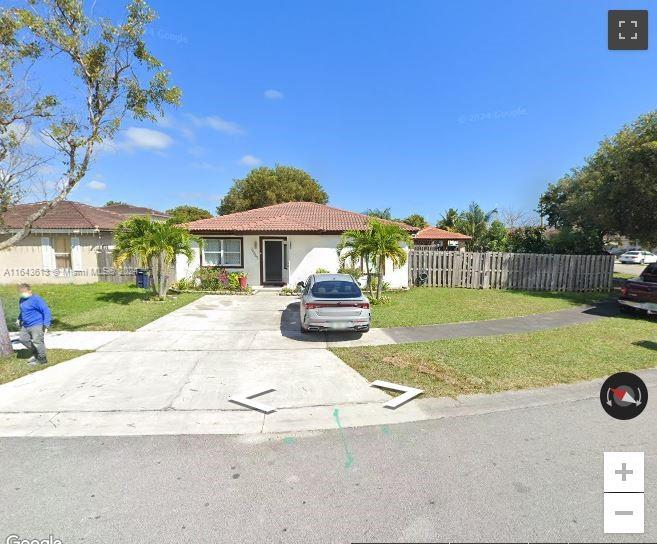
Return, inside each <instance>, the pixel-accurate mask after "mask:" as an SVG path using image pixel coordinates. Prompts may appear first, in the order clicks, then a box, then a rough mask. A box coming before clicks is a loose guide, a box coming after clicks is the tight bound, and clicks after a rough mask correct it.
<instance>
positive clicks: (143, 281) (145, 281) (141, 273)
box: [135, 268, 151, 289]
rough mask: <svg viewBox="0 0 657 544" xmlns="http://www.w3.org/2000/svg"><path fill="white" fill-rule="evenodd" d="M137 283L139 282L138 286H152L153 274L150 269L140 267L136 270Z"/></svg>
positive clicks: (145, 287) (143, 287)
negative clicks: (151, 274)
mask: <svg viewBox="0 0 657 544" xmlns="http://www.w3.org/2000/svg"><path fill="white" fill-rule="evenodd" d="M135 283H136V284H137V287H140V288H142V289H149V288H150V286H151V276H150V274H149V271H148V270H144V269H143V268H138V269H137V270H136V271H135Z"/></svg>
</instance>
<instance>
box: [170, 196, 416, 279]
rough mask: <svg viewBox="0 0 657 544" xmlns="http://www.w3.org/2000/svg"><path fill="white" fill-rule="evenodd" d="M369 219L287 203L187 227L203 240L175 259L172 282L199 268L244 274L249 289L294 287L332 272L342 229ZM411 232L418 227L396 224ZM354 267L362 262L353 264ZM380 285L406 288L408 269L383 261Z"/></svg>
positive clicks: (361, 225)
mask: <svg viewBox="0 0 657 544" xmlns="http://www.w3.org/2000/svg"><path fill="white" fill-rule="evenodd" d="M370 219H371V218H370V217H369V216H367V215H364V214H361V213H355V212H350V211H346V210H340V209H338V208H334V207H332V206H326V205H323V204H315V203H314V202H287V203H284V204H275V205H273V206H266V207H264V208H257V209H254V210H248V211H245V212H238V213H232V214H229V215H223V216H219V217H213V218H211V219H200V220H198V221H193V222H191V223H187V224H186V226H187V228H188V229H189V230H190V231H191V232H192V234H195V235H197V236H200V237H201V238H202V239H203V245H202V250H199V249H198V248H197V249H196V255H195V258H194V259H193V261H192V262H191V263H189V262H187V260H186V259H178V260H177V263H176V278H177V279H182V278H189V277H191V276H192V274H193V273H194V272H195V271H196V270H197V269H198V268H199V267H201V266H221V267H224V268H226V269H227V270H229V271H241V272H244V273H246V275H247V280H248V282H249V284H250V285H275V286H282V285H296V284H297V283H298V282H300V281H303V280H305V279H306V278H307V277H308V276H309V275H310V274H313V273H315V272H316V270H317V269H318V268H323V269H326V270H328V271H329V272H337V270H338V268H339V259H338V254H337V249H336V248H337V246H338V243H339V242H340V238H341V236H342V234H343V233H344V232H345V231H346V230H365V229H366V228H367V225H368V222H369V220H370ZM396 224H398V225H400V226H401V227H402V228H404V229H405V230H407V231H408V232H409V233H410V234H413V233H415V232H416V231H417V230H418V229H417V228H415V227H412V226H410V225H406V224H405V223H396ZM358 264H359V265H360V264H361V263H358ZM384 281H386V282H388V283H389V284H390V286H391V287H406V286H408V267H407V266H403V267H401V268H398V269H393V266H392V263H390V262H388V263H386V267H385V276H384Z"/></svg>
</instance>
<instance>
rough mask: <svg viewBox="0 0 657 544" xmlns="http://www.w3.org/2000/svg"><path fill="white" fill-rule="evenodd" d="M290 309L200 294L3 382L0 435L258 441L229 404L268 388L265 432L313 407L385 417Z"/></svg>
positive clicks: (247, 419) (252, 416) (250, 422)
mask: <svg viewBox="0 0 657 544" xmlns="http://www.w3.org/2000/svg"><path fill="white" fill-rule="evenodd" d="M295 302H296V299H294V298H290V297H282V296H278V295H277V294H273V293H259V294H257V295H255V296H216V295H214V296H213V295H208V296H204V297H202V298H200V299H199V300H197V301H195V302H193V303H191V304H189V305H188V306H185V307H183V308H180V309H178V310H176V311H174V312H172V313H170V314H168V315H166V316H164V317H162V318H160V319H158V320H156V321H153V322H152V323H150V324H148V325H147V326H145V327H143V328H142V329H139V330H137V331H136V332H133V333H129V334H126V335H123V336H121V337H120V338H117V339H116V340H114V341H111V342H109V343H108V344H106V345H104V346H103V347H101V348H100V349H99V350H98V351H96V352H94V353H90V354H87V355H83V356H81V357H78V358H76V359H74V360H71V361H68V362H65V363H61V364H59V365H56V366H53V367H50V368H47V369H45V370H43V371H41V372H36V373H33V374H30V375H27V376H25V377H23V378H20V379H18V380H15V381H13V382H10V383H7V384H4V385H2V386H0V434H2V432H3V431H2V421H3V419H2V418H3V417H4V424H5V427H11V428H13V429H17V431H16V432H18V433H19V434H21V432H22V430H23V429H29V428H32V430H31V431H26V432H25V434H33V433H34V432H35V431H36V429H37V428H38V429H39V431H38V434H42V433H44V432H46V433H50V434H53V433H54V434H60V433H64V431H62V429H60V427H61V426H64V427H67V428H70V429H71V431H70V432H71V433H72V434H99V433H100V434H104V432H105V431H107V433H108V434H121V433H122V432H126V433H128V434H131V433H132V432H133V430H135V431H136V430H140V431H143V433H153V434H170V433H173V432H178V433H181V432H220V433H226V432H227V433H233V432H239V433H249V432H256V433H258V432H262V431H263V428H264V424H265V422H264V416H263V414H260V413H258V412H254V411H251V410H248V409H245V408H243V407H240V406H239V405H236V404H234V403H231V402H229V401H228V397H230V396H231V395H234V394H239V393H249V392H252V391H258V390H259V389H267V388H274V389H275V391H274V392H272V393H269V394H267V395H266V397H262V398H261V399H259V400H260V401H262V402H265V403H266V404H269V405H272V406H274V407H276V408H277V410H278V411H277V412H276V413H275V414H272V416H268V426H269V425H273V427H272V429H275V428H279V427H277V425H278V423H277V422H280V424H281V425H282V427H280V428H285V427H286V426H289V425H292V427H294V426H295V422H296V421H298V420H299V419H301V420H304V421H307V420H308V419H309V418H310V419H312V418H313V417H315V416H314V414H315V413H316V411H317V409H318V407H327V406H330V407H339V406H344V405H352V404H356V405H359V407H360V410H361V411H362V410H363V409H366V411H367V410H376V411H381V412H382V413H384V414H385V413H386V412H389V410H385V409H383V408H381V404H382V403H383V402H385V401H386V400H388V399H389V398H390V397H389V396H388V395H386V394H385V393H383V392H382V391H381V390H378V389H375V388H372V387H370V386H369V384H368V382H367V381H366V380H365V379H364V378H363V377H362V376H360V375H359V374H358V373H357V372H355V371H354V370H352V369H351V368H350V367H348V366H347V365H345V364H344V363H343V362H342V361H341V360H340V359H339V358H338V357H336V356H335V355H333V354H332V353H331V352H330V351H328V350H327V349H325V348H326V345H327V344H326V339H325V337H324V336H323V335H304V334H301V332H300V331H299V327H298V320H297V315H298V314H297V313H296V311H295V307H294V304H295ZM291 304H292V306H291V307H290V305H291ZM286 410H288V411H287V412H286ZM12 414H13V415H12ZM364 417H365V418H367V413H364ZM384 417H387V416H385V415H384ZM17 418H18V419H17ZM408 418H410V419H413V414H412V411H411V412H407V414H406V419H408ZM386 420H390V421H391V422H392V421H394V420H395V418H394V417H393V418H392V419H390V418H389V417H387V419H386ZM64 434H65V433H64Z"/></svg>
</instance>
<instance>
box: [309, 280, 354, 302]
mask: <svg viewBox="0 0 657 544" xmlns="http://www.w3.org/2000/svg"><path fill="white" fill-rule="evenodd" d="M311 293H312V295H313V296H314V297H317V298H358V297H360V296H362V295H361V292H360V288H359V287H358V285H356V284H355V283H354V282H353V281H318V282H316V283H315V284H314V285H313V287H312V289H311Z"/></svg>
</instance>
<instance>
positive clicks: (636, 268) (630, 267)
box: [614, 261, 647, 276]
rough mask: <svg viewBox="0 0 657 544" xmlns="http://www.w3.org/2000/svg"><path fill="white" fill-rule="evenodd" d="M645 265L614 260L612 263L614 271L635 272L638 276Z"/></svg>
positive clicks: (622, 272)
mask: <svg viewBox="0 0 657 544" xmlns="http://www.w3.org/2000/svg"><path fill="white" fill-rule="evenodd" d="M646 266H647V265H645V264H623V263H620V262H618V261H616V262H615V263H614V272H619V273H620V274H636V275H637V276H638V275H639V274H641V272H643V270H644V269H645V267H646Z"/></svg>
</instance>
